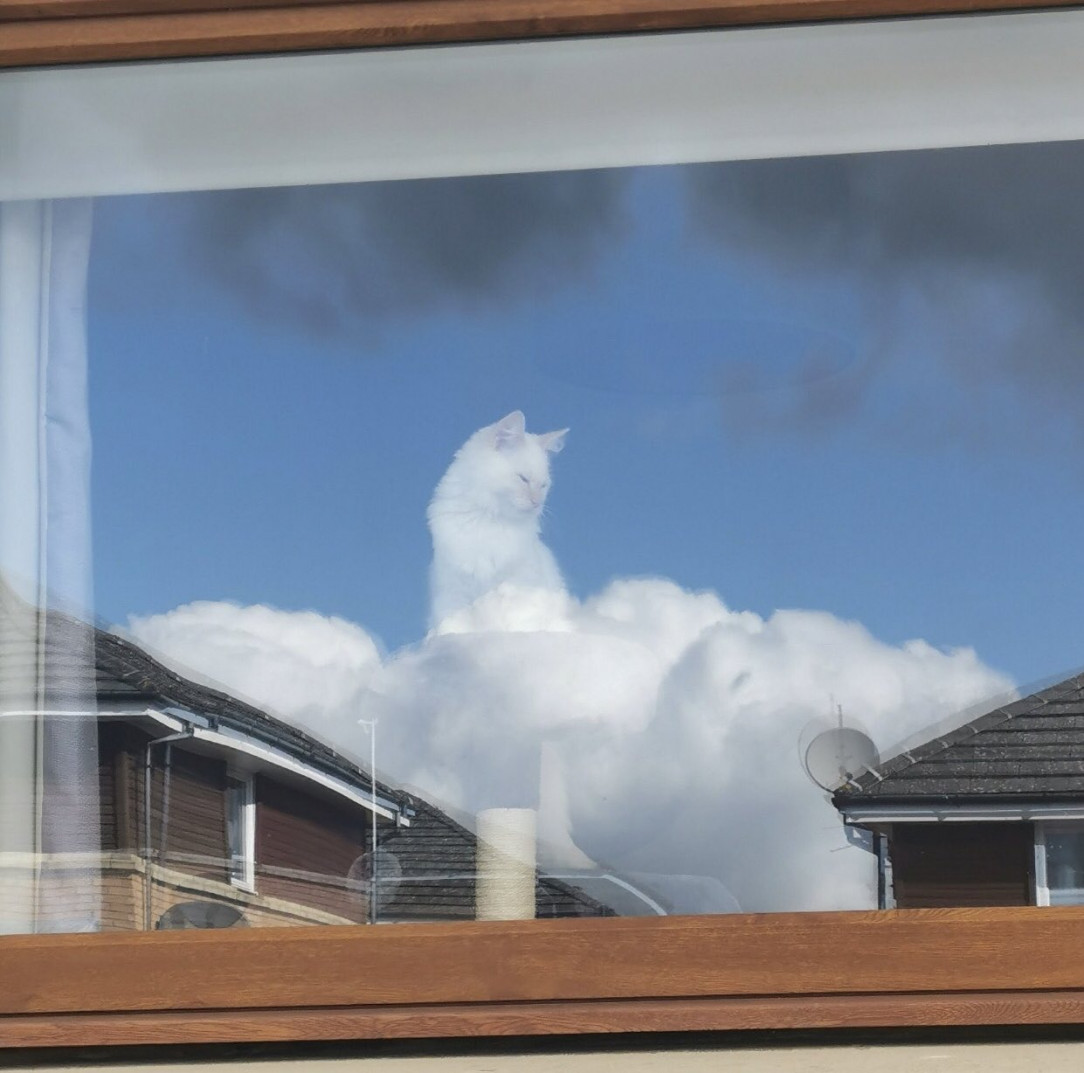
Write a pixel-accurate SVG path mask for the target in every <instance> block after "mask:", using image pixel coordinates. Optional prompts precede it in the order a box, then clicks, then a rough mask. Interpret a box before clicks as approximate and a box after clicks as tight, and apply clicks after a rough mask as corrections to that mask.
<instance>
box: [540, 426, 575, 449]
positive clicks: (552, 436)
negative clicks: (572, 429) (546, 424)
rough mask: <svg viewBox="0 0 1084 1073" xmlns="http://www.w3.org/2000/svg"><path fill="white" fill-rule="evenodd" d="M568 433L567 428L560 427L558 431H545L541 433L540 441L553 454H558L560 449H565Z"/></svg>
mask: <svg viewBox="0 0 1084 1073" xmlns="http://www.w3.org/2000/svg"><path fill="white" fill-rule="evenodd" d="M567 435H568V429H567V428H562V429H559V430H558V431H557V432H543V433H541V434H540V435H539V437H538V442H539V443H540V444H542V446H543V447H544V448H545V449H546V450H547V451H549V452H550V453H551V454H557V452H558V451H561V450H563V449H564V446H565V437H566V436H567Z"/></svg>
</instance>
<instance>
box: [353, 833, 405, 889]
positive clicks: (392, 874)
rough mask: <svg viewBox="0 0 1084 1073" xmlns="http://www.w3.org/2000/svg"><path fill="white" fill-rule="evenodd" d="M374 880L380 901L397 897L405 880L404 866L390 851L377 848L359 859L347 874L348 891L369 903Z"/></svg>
mask: <svg viewBox="0 0 1084 1073" xmlns="http://www.w3.org/2000/svg"><path fill="white" fill-rule="evenodd" d="M374 865H375V867H374ZM374 878H375V880H376V897H377V900H378V901H380V902H387V901H388V900H389V899H391V898H393V897H394V896H395V892H396V891H397V890H398V889H399V882H400V880H401V879H402V878H403V866H402V865H401V864H400V863H399V858H398V857H396V856H395V854H394V853H392V851H391V850H390V849H384V848H383V847H382V846H377V848H376V849H375V850H374V851H372V852H370V853H363V854H362V855H361V856H360V857H358V858H357V860H355V861H354V863H353V864H352V865H350V870H349V871H348V872H347V873H346V889H347V890H348V891H350V893H351V894H353V895H354V896H355V897H356V898H358V899H359V900H361V899H364V900H365V901H368V900H369V892H370V890H371V889H372V885H373V880H374Z"/></svg>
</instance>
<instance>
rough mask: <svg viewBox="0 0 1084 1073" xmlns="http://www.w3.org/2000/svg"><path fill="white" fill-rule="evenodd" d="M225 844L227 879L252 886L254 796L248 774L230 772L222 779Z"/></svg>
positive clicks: (245, 886) (254, 859) (254, 870)
mask: <svg viewBox="0 0 1084 1073" xmlns="http://www.w3.org/2000/svg"><path fill="white" fill-rule="evenodd" d="M226 844H227V846H228V848H229V854H230V882H231V883H234V884H236V885H237V886H238V887H242V888H243V889H245V890H252V889H253V886H254V883H255V875H256V798H255V795H254V793H253V778H252V776H251V775H230V776H229V778H228V779H227V781H226Z"/></svg>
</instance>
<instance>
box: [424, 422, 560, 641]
mask: <svg viewBox="0 0 1084 1073" xmlns="http://www.w3.org/2000/svg"><path fill="white" fill-rule="evenodd" d="M567 432H568V429H561V430H560V431H558V432H544V433H541V434H534V433H530V432H527V431H526V423H525V421H524V417H523V414H522V413H521V412H520V411H519V410H515V411H513V412H512V413H510V414H509V415H508V416H507V417H502V418H501V420H500V421H498V422H497V423H496V424H493V425H487V426H486V427H485V428H481V429H479V430H478V431H477V432H476V433H474V435H473V436H471V438H470V439H469V440H467V442H466V443H465V444H463V446H462V447H460V448H459V450H458V451H457V452H456V454H455V458H454V459H453V460H452V464H451V465H450V466H449V467H448V470H447V472H446V473H445V474H444V476H443V477H442V478H441V479H440V483H439V484H438V485H437V487H436V490H435V491H434V492H433V498H432V500H431V501H430V503H429V511H428V518H429V532H430V534H431V535H432V538H433V563H432V566H431V568H430V572H429V594H430V616H429V617H430V625H431V626H432V627H433V628H436V627H437V626H439V625H440V623H441V621H442V620H444V619H446V618H447V617H448V616H449V615H451V614H452V613H453V612H455V611H458V610H461V609H462V608H465V607H468V606H470V605H471V604H472V603H474V601H475V600H477V599H478V598H479V597H480V596H484V595H485V594H486V593H487V592H491V591H492V590H494V589H496V588H497V587H498V586H500V585H511V586H517V587H522V588H532V589H549V590H555V591H560V592H563V591H564V581H563V580H562V578H561V571H560V570H559V569H558V567H557V561H556V560H555V559H554V557H553V553H552V552H551V551H550V550H549V548H547V547H546V545H545V544H543V543H542V540H541V538H540V536H539V518H540V516H541V513H542V508H543V507H544V506H545V502H546V496H547V494H548V493H549V487H550V455H551V454H555V453H556V452H557V451H560V450H561V448H562V447H563V446H564V439H565V433H567Z"/></svg>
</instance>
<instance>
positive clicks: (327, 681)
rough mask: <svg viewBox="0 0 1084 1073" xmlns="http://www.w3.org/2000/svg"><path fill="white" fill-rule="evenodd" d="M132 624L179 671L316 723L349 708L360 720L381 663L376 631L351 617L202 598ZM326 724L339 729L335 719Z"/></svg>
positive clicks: (332, 730) (142, 640) (344, 713)
mask: <svg viewBox="0 0 1084 1073" xmlns="http://www.w3.org/2000/svg"><path fill="white" fill-rule="evenodd" d="M128 631H129V633H130V634H131V636H132V637H133V638H134V639H135V640H136V641H138V642H139V643H140V644H141V645H143V646H144V647H146V648H147V649H149V650H150V651H151V652H152V653H153V654H157V655H159V656H161V657H162V658H164V659H166V660H167V661H168V662H169V663H171V664H172V665H174V666H176V667H177V669H178V670H180V671H181V672H182V673H188V674H190V675H195V676H198V677H200V678H201V679H202V680H204V681H208V682H210V683H211V684H216V685H219V686H221V687H223V688H225V689H227V690H228V691H229V692H231V693H233V694H234V695H235V696H237V697H238V698H240V699H242V700H247V701H249V702H251V703H252V704H255V705H257V706H258V707H261V708H264V709H265V710H267V711H269V712H271V713H273V714H278V715H281V716H284V717H287V718H290V719H294V720H296V721H298V722H300V723H303V724H305V725H307V726H310V727H314V728H315V727H319V726H320V725H321V724H323V723H325V721H327V720H328V718H329V717H337V718H338V719H339V721H340V722H341V721H342V720H343V718H345V717H348V714H349V713H350V712H351V711H355V712H357V714H355V715H354V720H355V721H356V719H357V718H358V715H360V708H359V704H360V700H359V697H360V695H361V694H362V693H363V692H364V690H365V688H366V686H367V685H368V682H369V680H370V678H371V677H372V675H373V674H374V672H376V671H377V670H378V669H379V667H380V663H381V657H380V650H379V648H378V646H377V644H376V642H375V641H374V639H373V638H372V637H371V636H370V635H369V634H368V633H366V632H365V630H363V629H362V628H361V627H360V626H357V625H355V624H354V623H352V622H347V621H346V620H345V619H342V618H335V617H329V616H325V615H319V614H317V613H316V612H314V611H280V610H277V609H276V608H273V607H265V606H263V605H260V604H257V605H255V606H249V607H242V606H239V605H237V604H232V603H223V602H214V601H209V600H203V601H197V602H195V603H190V604H184V605H183V606H182V607H178V608H175V609H174V610H172V611H169V612H167V613H165V614H161V615H148V616H145V617H137V616H133V617H132V618H130V619H129V622H128ZM350 725H352V726H353V728H354V731H355V733H356V731H357V727H356V722H355V723H353V724H350ZM325 730H326V731H327V732H329V733H331V734H332V735H334V736H337V735H341V733H342V728H341V727H339V728H336V727H335V726H334V724H333V723H331V722H327V725H326V727H325Z"/></svg>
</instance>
